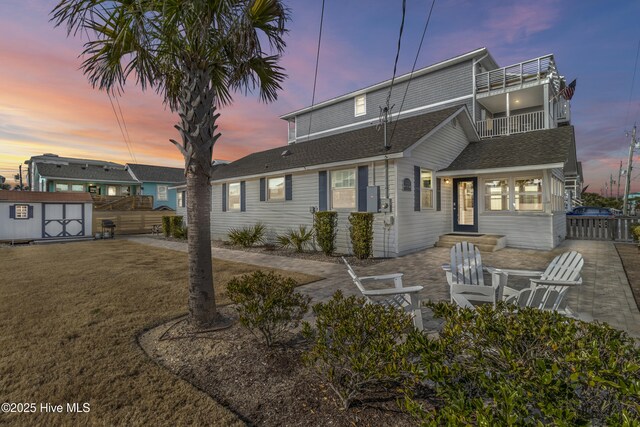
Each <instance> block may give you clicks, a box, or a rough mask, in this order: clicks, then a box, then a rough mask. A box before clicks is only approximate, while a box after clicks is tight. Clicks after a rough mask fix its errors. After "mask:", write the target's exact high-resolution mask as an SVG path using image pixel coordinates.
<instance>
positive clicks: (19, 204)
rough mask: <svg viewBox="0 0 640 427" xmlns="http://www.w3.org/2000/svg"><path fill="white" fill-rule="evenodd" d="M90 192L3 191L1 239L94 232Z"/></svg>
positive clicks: (73, 236)
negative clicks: (92, 228)
mask: <svg viewBox="0 0 640 427" xmlns="http://www.w3.org/2000/svg"><path fill="white" fill-rule="evenodd" d="M92 214H93V203H92V199H91V195H90V194H89V193H65V192H55V193H46V192H39V191H7V190H3V191H0V241H5V242H6V241H31V240H62V239H64V240H67V239H69V240H71V239H81V238H88V237H91V236H92V230H91V217H92Z"/></svg>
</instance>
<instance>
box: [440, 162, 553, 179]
mask: <svg viewBox="0 0 640 427" xmlns="http://www.w3.org/2000/svg"><path fill="white" fill-rule="evenodd" d="M563 167H564V162H558V163H545V164H539V165H526V166H509V167H502V168H486V169H460V170H443V171H438V172H437V174H438V176H450V177H453V176H463V175H465V176H466V175H485V174H490V173H491V174H495V173H513V172H529V171H534V170H541V169H556V168H563Z"/></svg>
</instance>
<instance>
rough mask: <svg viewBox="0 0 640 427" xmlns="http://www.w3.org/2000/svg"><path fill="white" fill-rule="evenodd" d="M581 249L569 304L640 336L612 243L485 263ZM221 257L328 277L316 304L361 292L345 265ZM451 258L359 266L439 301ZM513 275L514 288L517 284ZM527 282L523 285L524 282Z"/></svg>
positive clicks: (536, 260) (497, 263)
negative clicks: (400, 278) (578, 280)
mask: <svg viewBox="0 0 640 427" xmlns="http://www.w3.org/2000/svg"><path fill="white" fill-rule="evenodd" d="M128 238H129V239H131V240H134V241H136V242H139V243H144V244H149V245H152V246H160V247H165V248H169V249H174V250H179V251H186V250H187V245H186V243H182V242H173V241H165V240H160V239H154V238H149V237H141V236H135V237H134V236H131V237H128ZM571 250H574V251H578V252H580V253H581V254H582V255H583V256H584V259H585V265H584V268H583V271H582V279H583V285H582V286H581V287H580V288H576V289H571V290H570V291H569V307H571V309H572V310H573V311H576V312H578V313H579V314H581V315H586V317H591V318H593V319H594V320H598V321H602V322H606V323H608V324H610V325H611V326H613V327H615V328H619V329H624V330H626V331H627V332H629V334H631V335H633V336H635V337H638V338H640V311H639V310H638V307H637V306H636V304H635V301H634V299H633V295H632V293H631V288H630V286H629V282H628V281H627V277H626V274H625V272H624V269H623V267H622V263H621V261H620V257H619V256H618V253H617V251H616V249H615V247H614V245H613V243H611V242H606V241H589V240H565V241H564V242H563V243H562V244H561V245H560V246H559V247H557V248H556V249H554V250H553V251H537V250H525V249H513V248H506V249H502V250H500V251H497V252H493V253H487V252H483V253H482V258H483V263H484V264H485V265H490V266H493V267H498V268H515V269H528V270H544V269H545V268H546V266H547V264H548V263H549V261H551V260H552V259H553V258H554V257H555V256H557V255H558V254H561V253H563V252H566V251H571ZM213 255H214V257H216V258H221V259H228V260H234V261H241V262H245V263H249V264H255V265H260V266H267V267H273V268H280V269H283V270H293V271H301V272H304V273H307V274H313V275H319V276H322V277H325V279H324V280H320V281H317V282H314V283H310V284H308V285H304V286H301V287H299V288H298V289H299V290H300V291H301V292H303V293H305V294H307V295H310V296H311V297H312V298H313V301H314V302H319V301H323V300H326V299H328V298H330V297H331V295H333V293H334V292H335V291H336V290H338V289H341V290H342V291H343V292H344V293H345V294H346V295H356V294H357V290H356V289H355V286H354V285H353V284H352V282H351V280H350V279H349V277H348V275H347V272H346V269H345V267H344V266H343V265H341V264H335V263H327V262H318V261H310V260H304V259H299V258H287V257H283V256H276V255H265V254H261V253H255V252H244V251H237V250H231V249H223V248H215V247H214V248H213ZM448 262H449V249H446V248H437V247H436V248H430V249H426V250H422V251H419V252H416V253H413V254H410V255H406V256H403V257H400V258H394V259H389V260H385V261H382V262H380V263H377V264H373V265H371V266H368V267H356V268H355V270H356V272H357V273H358V274H361V275H363V276H364V275H376V274H383V273H391V272H402V273H404V274H405V276H404V283H405V286H408V285H422V286H424V290H423V291H422V297H423V298H424V299H430V300H434V301H440V300H448V299H449V290H448V287H447V284H446V279H445V275H444V272H443V271H442V269H441V267H440V266H441V265H442V264H443V263H448ZM511 280H513V279H510V286H511V284H512V283H511ZM520 285H522V283H520Z"/></svg>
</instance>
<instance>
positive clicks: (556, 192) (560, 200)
mask: <svg viewBox="0 0 640 427" xmlns="http://www.w3.org/2000/svg"><path fill="white" fill-rule="evenodd" d="M551 210H552V211H553V212H559V211H563V210H564V185H562V180H560V179H559V178H557V177H555V176H554V177H552V179H551Z"/></svg>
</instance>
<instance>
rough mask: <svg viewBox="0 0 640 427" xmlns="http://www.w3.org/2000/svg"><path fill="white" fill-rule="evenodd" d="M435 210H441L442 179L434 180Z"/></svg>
mask: <svg viewBox="0 0 640 427" xmlns="http://www.w3.org/2000/svg"><path fill="white" fill-rule="evenodd" d="M436 210H437V211H441V210H442V178H438V179H436Z"/></svg>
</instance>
